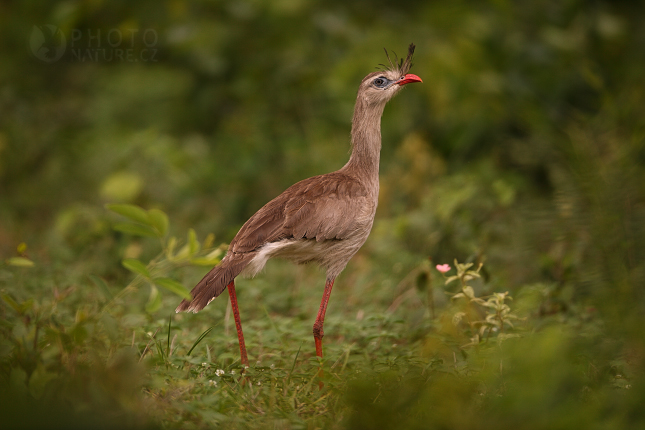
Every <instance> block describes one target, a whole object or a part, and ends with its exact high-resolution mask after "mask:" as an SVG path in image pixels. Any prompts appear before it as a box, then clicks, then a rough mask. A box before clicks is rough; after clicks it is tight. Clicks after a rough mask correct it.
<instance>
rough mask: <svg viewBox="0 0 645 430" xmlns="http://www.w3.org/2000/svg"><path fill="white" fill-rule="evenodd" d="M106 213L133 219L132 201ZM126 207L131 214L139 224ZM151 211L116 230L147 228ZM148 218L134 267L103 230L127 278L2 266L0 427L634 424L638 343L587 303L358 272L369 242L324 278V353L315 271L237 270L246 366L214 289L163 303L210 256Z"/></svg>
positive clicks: (369, 255)
mask: <svg viewBox="0 0 645 430" xmlns="http://www.w3.org/2000/svg"><path fill="white" fill-rule="evenodd" d="M124 208H125V209H124ZM117 209H119V211H120V212H122V213H126V214H129V215H130V218H131V220H136V219H137V217H136V216H134V215H133V213H132V212H128V210H132V208H131V207H130V208H129V209H128V207H125V206H120V207H119V208H117ZM142 213H145V212H143V211H139V212H136V210H135V212H134V214H138V215H139V221H141V214H142ZM149 213H152V211H151V212H149ZM157 216H158V217H160V218H163V216H161V215H160V213H157ZM152 219H154V216H150V218H149V219H147V220H145V222H144V223H141V222H139V223H134V222H130V223H129V225H131V226H134V225H138V226H139V228H141V227H142V226H143V227H145V226H146V225H148V227H150V228H152V229H153V230H154V228H155V227H154V225H155V223H154V221H150V220H152ZM126 224H128V222H126ZM123 225H124V224H123V223H121V224H117V228H119V229H120V230H128V227H123ZM164 225H167V224H165V223H164V222H161V223H160V224H159V223H157V226H158V227H159V229H158V230H156V235H157V236H159V237H160V238H162V240H161V242H160V243H161V244H162V245H163V246H164V248H163V252H162V253H160V254H159V255H157V256H156V257H153V258H151V259H150V260H149V261H148V262H145V263H143V262H141V261H142V260H141V259H143V256H145V255H147V254H148V251H152V250H154V249H155V248H157V249H158V248H159V245H158V244H157V243H159V242H158V241H157V240H156V239H149V240H144V241H140V240H136V239H132V236H129V235H126V236H119V235H116V236H114V235H112V234H108V235H107V236H106V239H105V240H109V241H111V242H112V243H114V244H115V245H117V244H118V245H117V246H120V247H121V249H123V252H125V254H126V255H129V257H130V258H129V259H126V260H124V261H123V266H125V267H127V268H128V269H129V270H130V272H131V275H127V272H126V273H125V274H124V276H123V278H124V279H128V278H129V279H130V283H129V284H128V285H127V286H126V287H125V288H119V287H118V285H113V284H112V283H111V282H110V281H109V280H107V281H106V280H104V279H103V278H100V277H96V276H93V275H92V274H91V273H83V272H82V271H79V270H78V267H75V266H74V265H73V264H72V265H69V264H62V263H61V262H56V261H55V262H51V263H50V264H43V263H37V264H35V265H34V266H30V262H31V260H29V259H27V258H26V257H20V258H14V259H12V260H9V261H8V263H9V265H6V266H5V268H4V269H3V270H2V280H3V285H4V286H3V289H2V299H3V301H2V303H1V305H0V311H1V312H2V326H1V330H2V333H3V340H2V343H1V344H0V345H1V347H2V349H1V350H0V351H1V352H2V362H1V365H2V368H1V369H2V377H3V391H2V396H3V399H2V400H3V402H2V404H3V417H4V418H3V420H4V422H5V423H7V424H8V425H9V427H20V426H21V424H22V425H24V426H25V427H26V428H45V427H49V428H55V427H56V426H65V427H67V426H72V427H74V426H76V427H79V428H82V427H84V426H90V425H91V426H98V427H101V426H105V427H107V428H110V427H114V426H119V427H132V428H141V427H160V428H212V427H213V426H215V425H216V424H217V425H220V426H221V427H222V428H279V429H298V428H307V429H315V428H365V429H377V428H491V427H493V426H494V427H501V428H517V426H520V427H522V428H536V429H538V428H545V427H553V428H570V427H571V426H579V425H585V426H586V427H588V428H607V427H606V426H608V425H611V426H615V428H630V427H633V428H636V426H638V425H640V424H642V423H643V415H642V412H640V411H641V409H640V406H639V405H640V403H639V399H642V394H643V388H642V385H640V383H639V382H640V380H641V378H642V375H640V374H639V371H638V369H639V366H640V364H639V363H640V360H642V359H643V356H642V351H640V350H639V349H638V348H637V347H636V346H634V345H629V344H625V342H623V341H617V340H612V339H610V338H609V337H608V336H607V332H606V331H605V329H604V328H603V322H602V319H601V318H599V317H598V315H597V312H596V311H595V309H590V308H581V307H579V306H577V305H575V304H572V303H566V302H564V301H562V300H561V299H558V298H557V295H554V291H553V289H552V288H551V287H549V286H547V285H530V286H525V287H524V288H522V289H520V290H519V291H518V296H517V297H515V300H512V299H513V298H512V297H509V295H507V294H499V293H497V294H496V293H495V292H494V291H490V288H489V287H488V286H487V285H486V283H485V282H484V281H483V279H482V278H481V277H480V274H482V273H484V272H483V271H481V268H478V267H477V265H476V264H472V265H469V266H465V265H461V266H455V265H454V264H453V265H452V268H451V271H449V272H448V273H446V274H445V275H442V274H440V273H439V271H437V270H436V269H435V268H433V267H432V265H431V264H430V263H429V261H420V262H418V264H417V265H416V266H413V267H412V268H411V270H407V269H403V268H402V267H400V264H399V265H398V266H397V265H396V264H395V265H393V266H394V267H379V266H373V265H370V264H369V260H370V259H373V258H375V257H376V255H374V254H375V253H376V254H378V252H377V251H376V250H375V249H374V248H372V247H369V246H368V247H366V249H365V250H363V251H361V252H360V253H359V254H358V255H357V256H356V258H355V259H354V260H353V261H352V263H351V264H350V267H349V268H348V270H346V272H345V273H343V275H342V276H341V277H340V278H339V279H338V281H337V283H336V286H335V288H334V291H333V294H332V299H331V302H330V307H329V310H328V314H327V318H326V324H325V333H326V335H325V338H324V351H325V358H324V359H323V360H319V359H318V358H317V357H316V356H315V354H314V347H313V339H312V334H311V328H312V324H313V319H314V317H315V314H316V310H317V307H318V304H319V300H320V296H321V293H322V287H323V282H324V276H323V274H322V273H321V272H320V271H319V270H317V268H315V267H313V266H292V265H290V264H288V263H286V262H273V264H270V265H269V266H268V268H267V270H266V272H265V273H263V274H262V275H261V276H259V277H258V278H256V279H254V280H240V281H239V282H238V288H237V290H238V298H239V302H240V305H241V314H242V320H243V327H244V332H245V336H246V341H247V348H248V350H249V359H250V363H251V366H250V367H249V368H247V369H244V368H243V367H242V366H241V365H240V361H239V352H238V351H239V350H238V345H237V337H236V333H235V328H234V324H233V322H232V318H231V315H230V309H229V308H230V304H229V302H228V300H227V297H226V295H223V296H222V297H220V298H218V299H217V300H215V301H214V302H212V303H211V304H210V305H209V307H208V308H207V309H206V310H205V311H203V312H201V313H199V314H196V315H194V314H179V315H177V314H174V312H173V309H174V308H175V306H176V305H177V303H178V301H179V300H180V296H181V295H185V293H186V290H185V289H183V287H182V286H181V284H180V283H177V282H173V281H172V279H173V278H180V279H181V280H182V281H183V284H185V285H192V284H193V283H194V282H195V281H196V280H198V278H199V276H201V275H202V274H203V272H204V271H205V269H200V268H199V265H200V264H203V265H205V264H212V263H213V262H214V261H216V260H217V258H218V256H220V255H221V252H222V249H221V248H205V249H203V250H202V249H201V245H202V243H200V242H199V241H198V240H197V238H196V236H195V235H194V234H193V233H192V232H191V233H189V235H188V238H187V239H186V241H185V245H184V241H180V240H176V239H165V237H166V236H165V227H164ZM129 229H130V230H131V231H132V230H133V227H129ZM115 237H116V238H117V242H114V238H115ZM206 240H207V242H212V238H207V239H206ZM173 242H175V243H176V245H172V243H173ZM205 245H207V246H209V245H210V244H209V243H205ZM137 254H138V256H139V257H140V258H141V259H135V258H132V257H134V256H135V255H137ZM25 255H26V254H25ZM150 255H152V254H150ZM143 261H145V259H144V260H143ZM475 269H479V270H475ZM451 276H452V278H451ZM133 277H134V278H133ZM169 279H170V280H169ZM446 280H447V281H450V282H449V283H448V285H447V286H445V285H444V284H445V281H446ZM116 284H118V282H117V283H116ZM14 286H15V287H17V286H19V288H14ZM567 306H568V307H569V308H568V309H564V307H567ZM321 367H322V369H323V375H322V377H321V375H320V374H319V369H320V368H321ZM321 381H322V382H323V384H324V386H323V387H322V388H320V387H319V383H320V382H321Z"/></svg>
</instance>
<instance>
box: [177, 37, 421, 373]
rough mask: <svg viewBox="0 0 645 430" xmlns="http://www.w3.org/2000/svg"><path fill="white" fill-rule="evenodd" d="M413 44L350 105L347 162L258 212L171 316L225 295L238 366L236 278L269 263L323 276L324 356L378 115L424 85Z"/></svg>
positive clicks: (365, 190) (360, 236)
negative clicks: (314, 269)
mask: <svg viewBox="0 0 645 430" xmlns="http://www.w3.org/2000/svg"><path fill="white" fill-rule="evenodd" d="M414 48H415V46H414V44H413V43H412V44H410V46H409V47H408V55H407V57H406V58H405V61H404V60H403V59H402V58H401V60H400V61H399V60H398V58H397V57H396V56H395V59H394V62H393V61H392V60H391V58H390V55H389V54H388V51H387V50H385V54H386V57H387V60H388V65H383V64H381V65H380V66H382V67H380V68H379V70H377V71H376V72H372V73H369V74H368V75H367V76H365V78H363V80H362V81H361V83H360V86H359V87H358V93H357V96H356V104H355V106H354V114H353V117H352V129H351V148H352V149H351V154H350V157H349V161H347V163H346V164H345V165H344V166H343V167H342V168H341V169H339V170H337V171H335V172H331V173H327V174H324V175H319V176H314V177H311V178H308V179H304V180H302V181H300V182H297V183H296V184H294V185H292V186H290V187H289V188H287V189H286V190H285V191H284V192H283V193H282V194H280V195H279V196H277V197H276V198H274V199H273V200H271V201H270V202H268V203H267V204H266V205H264V206H263V207H262V208H260V210H258V211H257V212H256V213H255V214H254V215H253V216H251V218H249V220H248V221H247V222H246V223H245V224H244V225H243V226H242V228H241V229H240V230H239V232H238V233H237V235H236V236H235V237H234V238H233V240H232V241H231V243H230V244H229V247H228V250H227V253H226V255H225V256H224V258H223V259H222V260H221V261H220V263H219V264H218V265H217V266H215V267H214V268H213V269H212V270H211V271H209V272H208V273H207V274H206V276H204V278H203V279H202V280H201V281H199V283H198V284H197V285H196V286H195V287H194V288H193V289H192V291H191V292H190V294H191V299H190V300H187V299H184V300H183V301H182V302H181V303H180V304H179V306H178V307H177V309H176V312H184V311H186V312H194V313H197V312H199V311H201V310H202V309H204V307H206V306H207V305H208V304H209V303H210V302H211V301H212V300H213V299H215V298H216V297H217V296H219V295H220V294H221V293H222V292H223V291H224V290H225V289H228V292H229V297H230V301H231V308H232V311H233V317H234V319H235V326H236V329H237V335H238V342H239V346H240V361H241V364H242V365H244V366H248V365H249V361H248V355H247V351H246V345H245V342H244V334H243V332H242V323H241V320H240V314H239V308H238V303H237V295H236V291H235V278H236V277H237V276H240V275H242V276H245V277H253V276H255V275H256V274H257V273H258V272H260V271H261V270H262V269H263V267H264V265H265V264H266V262H267V260H269V259H270V258H283V259H287V260H291V261H292V262H294V263H297V264H304V263H311V262H314V263H317V264H318V265H320V266H321V267H322V268H323V269H324V270H325V272H326V280H325V288H324V292H323V297H322V301H321V303H320V308H319V310H318V314H317V316H316V320H315V322H314V325H313V336H314V343H315V348H316V356H318V357H320V358H322V357H323V350H322V338H323V336H324V331H323V325H324V319H325V313H326V311H327V305H328V302H329V298H330V295H331V290H332V287H333V285H334V281H335V279H336V277H337V276H338V275H339V274H340V273H341V272H342V271H343V269H345V266H346V265H347V263H348V262H349V260H350V259H351V258H352V257H353V256H354V254H356V252H357V251H358V250H359V249H360V248H361V246H362V245H363V244H364V243H365V241H366V240H367V237H368V236H369V234H370V231H371V229H372V224H373V223H374V215H375V213H376V207H377V204H378V193H379V160H380V152H381V116H382V114H383V110H384V108H385V105H386V104H387V102H388V101H389V100H390V99H392V97H394V96H395V95H396V94H397V93H398V92H399V91H400V90H401V89H402V88H403V87H404V86H405V85H407V84H410V83H415V82H423V81H422V80H421V78H420V77H418V76H417V75H414V74H411V73H409V70H410V68H411V67H412V57H413V54H414Z"/></svg>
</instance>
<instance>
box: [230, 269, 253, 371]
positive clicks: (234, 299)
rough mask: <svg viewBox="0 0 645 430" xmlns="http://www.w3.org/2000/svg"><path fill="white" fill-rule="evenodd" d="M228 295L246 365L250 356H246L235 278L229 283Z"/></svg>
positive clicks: (242, 359) (241, 354)
mask: <svg viewBox="0 0 645 430" xmlns="http://www.w3.org/2000/svg"><path fill="white" fill-rule="evenodd" d="M228 295H229V296H230V298H231V308H233V317H234V318H235V327H236V328H237V340H238V341H239V342H240V357H241V361H242V364H243V365H244V366H248V365H249V358H248V357H247V356H246V344H245V343H244V334H243V333H242V321H240V310H239V309H238V307H237V295H236V294H235V280H233V281H231V283H230V284H228Z"/></svg>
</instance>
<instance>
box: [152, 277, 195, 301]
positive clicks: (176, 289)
mask: <svg viewBox="0 0 645 430" xmlns="http://www.w3.org/2000/svg"><path fill="white" fill-rule="evenodd" d="M154 283H155V284H157V285H159V286H160V287H163V288H165V289H166V290H168V291H172V292H173V293H175V294H177V295H178V296H179V297H181V298H184V299H186V300H190V299H191V298H192V297H191V295H190V291H188V289H187V288H186V287H184V286H183V285H181V284H180V283H179V282H177V281H175V280H174V279H171V278H157V279H155V280H154Z"/></svg>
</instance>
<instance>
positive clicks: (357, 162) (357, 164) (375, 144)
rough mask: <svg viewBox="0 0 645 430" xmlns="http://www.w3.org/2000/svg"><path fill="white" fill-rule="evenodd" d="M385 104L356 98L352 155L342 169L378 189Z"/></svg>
mask: <svg viewBox="0 0 645 430" xmlns="http://www.w3.org/2000/svg"><path fill="white" fill-rule="evenodd" d="M384 108H385V103H382V104H381V103H371V104H368V102H367V101H366V100H365V99H363V98H362V97H360V96H359V97H358V98H357V100H356V106H355V107H354V117H353V119H352V155H351V156H350V157H349V161H348V162H347V164H346V165H345V167H344V169H346V170H349V171H351V172H352V173H354V174H355V175H357V176H358V177H359V178H361V179H365V180H368V181H370V182H375V183H376V186H377V187H378V171H379V160H380V157H381V115H382V114H383V109H384Z"/></svg>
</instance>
